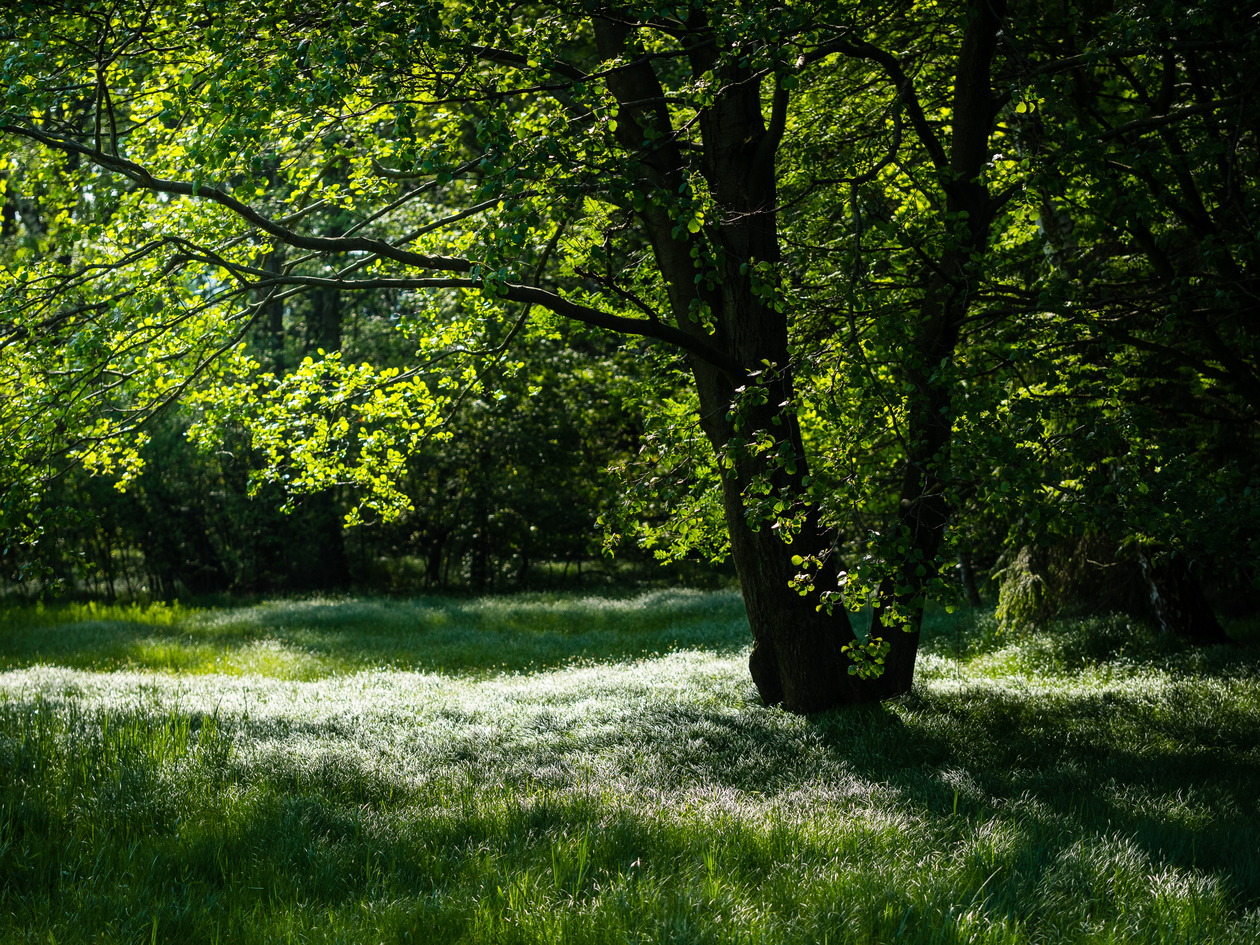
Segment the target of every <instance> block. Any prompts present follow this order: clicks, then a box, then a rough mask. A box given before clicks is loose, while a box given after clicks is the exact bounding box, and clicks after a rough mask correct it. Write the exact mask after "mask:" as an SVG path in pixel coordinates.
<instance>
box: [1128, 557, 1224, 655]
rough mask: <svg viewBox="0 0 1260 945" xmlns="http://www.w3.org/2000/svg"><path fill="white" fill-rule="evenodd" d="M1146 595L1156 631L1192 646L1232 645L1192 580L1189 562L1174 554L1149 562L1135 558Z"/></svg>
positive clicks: (1146, 559) (1197, 585) (1201, 591)
mask: <svg viewBox="0 0 1260 945" xmlns="http://www.w3.org/2000/svg"><path fill="white" fill-rule="evenodd" d="M1138 563H1139V564H1140V565H1141V566H1142V576H1143V577H1144V578H1146V584H1147V588H1148V589H1149V592H1150V601H1151V610H1152V611H1154V614H1155V619H1156V621H1158V623H1159V625H1160V628H1161V629H1163V630H1166V631H1168V632H1170V633H1175V634H1177V636H1179V637H1185V638H1186V639H1187V640H1191V641H1193V642H1195V643H1199V644H1202V645H1205V646H1206V645H1212V644H1218V643H1226V644H1232V643H1233V642H1234V641H1233V640H1231V639H1230V638H1229V636H1228V635H1226V633H1225V628H1224V627H1222V626H1221V624H1220V621H1219V620H1217V619H1216V614H1214V613H1213V612H1212V607H1211V605H1210V604H1209V603H1208V602H1207V598H1206V597H1204V596H1203V590H1202V589H1201V588H1200V587H1199V582H1198V581H1197V580H1195V577H1194V572H1193V569H1192V563H1191V562H1190V561H1187V560H1186V559H1185V558H1184V557H1183V556H1182V555H1180V554H1177V553H1176V552H1174V553H1172V554H1167V555H1162V556H1161V557H1160V558H1158V559H1156V561H1155V562H1152V561H1151V560H1150V559H1149V558H1147V556H1146V555H1144V554H1139V555H1138Z"/></svg>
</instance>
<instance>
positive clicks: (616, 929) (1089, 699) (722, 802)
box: [0, 591, 1260, 943]
mask: <svg viewBox="0 0 1260 945" xmlns="http://www.w3.org/2000/svg"><path fill="white" fill-rule="evenodd" d="M4 625H5V628H6V629H5V631H4V638H3V643H2V644H0V659H3V660H4V662H5V665H7V666H8V667H9V668H8V670H7V671H6V672H4V673H0V890H2V892H0V940H3V941H39V942H51V941H56V942H58V943H67V942H78V941H83V942H87V941H93V942H96V941H120V942H141V941H143V942H146V943H151V942H167V941H179V942H203V941H204V942H253V941H257V942H288V941H292V942H365V943H378V942H444V941H466V942H479V943H480V942H552V941H554V942H573V943H579V942H714V943H718V942H721V943H726V942H762V941H765V942H802V943H805V942H808V943H814V942H834V943H838V942H889V941H906V942H973V941H976V942H1121V941H1123V942H1197V941H1203V942H1254V941H1256V940H1258V939H1260V817H1258V815H1260V682H1258V681H1257V668H1260V667H1258V661H1257V659H1256V657H1255V656H1254V655H1253V654H1252V652H1251V651H1250V650H1248V649H1241V648H1234V649H1227V648H1216V649H1210V650H1191V649H1185V648H1181V647H1179V646H1178V645H1176V644H1175V643H1173V642H1172V641H1169V640H1166V639H1161V638H1160V637H1158V636H1155V635H1153V634H1151V633H1150V632H1149V631H1148V630H1146V629H1145V628H1143V627H1141V626H1136V625H1132V624H1130V623H1128V622H1126V621H1124V620H1120V619H1114V618H1113V619H1094V620H1090V621H1080V622H1075V623H1071V624H1063V625H1060V626H1058V627H1056V628H1053V629H1052V630H1051V631H1048V632H1045V633H1040V634H1031V635H1029V636H1027V637H1024V638H1020V639H1014V640H1011V639H1006V638H1003V637H1001V636H1000V635H998V634H997V633H996V630H995V625H994V623H993V621H992V618H991V616H990V615H987V614H984V613H974V612H970V613H964V614H956V615H953V616H947V615H945V614H937V615H935V616H934V619H933V621H932V623H931V625H930V627H929V628H928V632H927V633H926V644H925V652H924V654H923V656H922V657H921V663H920V667H921V670H920V681H919V683H918V685H917V686H916V689H915V691H914V692H913V693H912V694H910V695H909V696H907V697H904V698H902V699H901V700H898V701H896V702H894V703H889V704H885V705H883V706H879V707H874V708H867V709H860V710H850V711H841V712H835V713H829V714H825V715H822V716H818V717H814V718H809V719H804V718H799V717H796V716H792V715H788V714H786V713H783V712H781V711H778V710H775V709H767V708H764V707H762V706H761V705H760V704H759V702H758V701H757V699H756V698H755V694H754V692H753V689H752V686H751V683H750V681H749V679H748V675H747V668H746V665H745V661H746V643H747V625H746V622H745V620H744V617H743V611H742V607H741V605H740V603H739V600H738V598H737V597H735V596H734V595H732V594H731V593H730V592H717V593H709V594H702V593H698V592H686V591H671V592H654V593H652V594H648V595H643V596H639V597H628V598H623V599H616V598H590V597H587V598H578V597H558V596H550V597H547V596H531V597H522V598H503V599H495V600H485V601H469V600H463V601H442V600H429V601H415V602H406V603H395V602H383V601H381V602H377V601H361V600H344V601H307V602H276V603H271V604H263V605H259V606H256V607H250V608H241V609H235V610H233V609H221V610H200V611H199V610H190V609H180V608H150V609H141V608H135V609H127V610H124V609H121V608H118V609H102V608H99V607H98V608H97V609H96V610H95V611H93V610H92V609H91V608H86V609H85V608H83V607H78V606H76V607H63V608H49V609H48V610H45V611H42V612H41V611H35V610H21V611H11V612H9V613H8V614H7V615H5V624H4Z"/></svg>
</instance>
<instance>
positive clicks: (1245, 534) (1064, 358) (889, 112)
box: [0, 0, 1260, 711]
mask: <svg viewBox="0 0 1260 945" xmlns="http://www.w3.org/2000/svg"><path fill="white" fill-rule="evenodd" d="M5 39H6V43H7V49H8V52H9V55H8V56H7V58H6V59H5V62H4V65H3V67H2V69H3V71H2V72H0V87H2V89H3V94H4V102H3V118H2V120H0V133H2V134H3V140H4V142H5V148H6V149H7V150H6V152H5V161H6V168H7V170H6V174H7V177H6V194H7V195H9V196H8V197H6V199H7V200H9V201H10V202H9V203H6V207H8V206H13V207H14V208H15V210H14V211H13V213H12V214H10V215H9V216H7V217H6V220H8V221H9V222H8V223H7V224H6V225H7V226H9V227H10V228H14V229H15V228H17V227H19V226H20V228H21V234H20V238H18V239H17V240H16V241H14V242H12V243H11V244H8V245H9V246H10V248H8V249H6V252H8V254H9V258H8V260H7V266H6V270H5V274H4V285H3V287H2V289H3V292H4V304H5V308H6V311H7V312H8V313H9V314H8V319H9V320H8V323H7V327H6V329H5V331H6V334H5V337H4V341H3V349H0V358H2V359H3V363H2V364H0V378H2V379H0V383H3V384H4V385H5V393H6V395H7V396H6V397H5V398H4V406H3V407H0V410H3V411H4V413H3V415H2V416H0V429H2V430H3V431H4V435H5V437H6V440H5V443H6V445H5V449H4V452H3V460H2V462H3V463H4V470H3V477H2V478H3V482H4V484H5V488H6V490H7V498H6V504H5V508H6V510H7V511H6V515H7V516H8V521H7V526H8V528H9V529H10V534H13V535H19V533H20V531H21V529H22V528H23V527H24V528H26V530H27V534H28V537H29V536H30V535H31V534H34V530H35V529H37V523H36V522H34V521H33V520H31V519H29V518H24V516H27V515H28V513H29V509H30V508H31V507H32V502H31V497H32V494H33V493H34V492H36V491H38V489H39V488H40V483H42V482H44V481H46V479H47V477H49V476H51V475H54V474H55V473H56V471H57V470H58V469H59V468H61V467H62V466H63V465H64V464H66V463H68V462H74V463H79V464H82V465H83V466H85V467H87V468H89V469H92V470H96V471H99V472H109V473H114V474H121V475H122V481H123V482H124V483H125V481H126V478H127V477H128V476H129V475H134V474H135V473H136V471H137V470H138V466H139V453H138V452H137V448H138V446H137V444H138V443H139V440H140V438H142V437H143V436H144V429H145V425H146V424H148V423H150V422H151V420H150V418H152V417H153V416H154V415H155V414H157V413H158V412H160V411H161V410H163V409H164V408H165V407H166V406H167V405H169V404H171V403H173V402H175V401H177V400H183V401H184V402H186V403H188V404H189V405H191V406H192V407H193V408H194V409H196V410H198V411H199V420H198V425H197V427H196V428H195V430H194V439H196V440H197V441H198V442H200V443H201V444H202V445H205V446H211V447H212V446H213V445H214V444H215V443H217V442H220V441H221V439H222V437H223V436H224V432H223V431H224V430H226V429H227V428H228V427H230V426H233V425H235V426H237V427H240V428H242V429H244V430H246V431H247V433H248V436H249V437H250V440H251V444H252V447H253V448H254V449H255V450H257V451H258V452H259V454H260V455H261V456H262V457H263V459H264V463H263V465H262V466H261V467H260V470H259V473H258V482H259V484H260V485H261V484H262V483H271V484H272V485H274V486H279V487H282V488H283V489H284V490H286V491H287V493H288V494H289V495H301V494H319V493H320V492H321V491H323V490H327V489H328V488H329V487H330V486H334V485H335V486H339V487H342V488H347V489H350V490H352V493H353V495H354V496H355V504H354V507H353V508H352V509H351V511H350V514H349V517H348V520H349V521H350V522H351V523H354V522H357V521H360V520H361V519H362V518H371V519H380V520H384V521H390V520H393V519H396V518H398V517H399V516H402V515H405V514H407V513H408V512H409V511H410V510H409V508H408V506H409V502H410V500H409V499H408V497H407V492H406V490H405V489H403V488H402V487H401V485H400V483H401V482H402V480H403V479H404V478H405V477H406V475H407V474H408V473H407V470H408V469H409V462H410V460H411V458H413V457H417V456H419V455H421V454H422V453H423V451H424V449H425V448H426V444H430V443H432V442H435V441H436V440H437V439H439V438H442V437H445V436H447V435H449V434H450V432H451V427H450V424H449V423H448V418H449V417H450V416H451V415H452V412H453V411H455V410H456V408H457V407H458V406H459V405H460V404H461V403H462V402H463V401H464V399H466V398H467V397H469V396H472V395H473V394H474V392H479V391H488V390H492V389H494V388H496V387H497V388H499V389H502V390H507V389H508V388H509V387H510V385H511V383H513V378H517V377H520V376H522V375H521V374H520V367H519V365H520V364H522V363H523V361H521V359H520V358H519V357H518V356H517V355H516V354H515V353H514V352H517V351H519V350H522V349H523V348H530V347H534V348H537V347H539V346H545V345H546V344H548V343H549V342H550V341H551V340H554V339H555V338H556V337H557V335H558V333H559V330H560V326H561V325H562V324H565V323H577V324H580V325H583V326H587V327H588V328H592V329H596V330H600V331H606V332H613V333H616V334H619V335H621V336H623V337H626V338H631V339H643V341H635V342H634V344H635V345H637V346H638V347H636V348H635V351H636V353H637V355H638V356H639V357H640V359H641V360H642V362H643V371H642V374H641V376H640V381H639V383H638V387H637V393H636V394H635V395H634V399H635V402H636V403H638V404H640V405H642V407H643V408H644V409H645V410H646V411H647V413H648V416H649V420H648V423H647V428H646V433H645V439H644V444H643V449H642V450H641V451H639V453H638V454H637V457H636V458H634V459H633V460H627V461H626V462H625V463H622V464H620V465H619V467H618V468H619V469H620V471H621V474H622V476H623V479H624V482H625V483H626V486H627V488H626V489H625V495H626V502H625V504H624V506H623V509H622V511H621V514H620V516H614V515H609V516H606V518H605V522H606V525H607V527H608V529H609V538H608V540H609V544H610V545H615V544H616V543H617V541H618V540H619V538H621V537H624V536H625V535H627V534H632V535H637V536H638V538H639V540H640V541H642V542H644V543H646V544H649V545H652V546H654V547H656V548H658V549H660V550H661V552H662V553H663V554H665V555H677V554H685V553H692V552H697V551H699V552H703V553H705V554H708V555H710V556H722V555H724V554H725V553H727V551H728V550H729V552H730V553H731V554H732V555H733V556H734V558H735V560H736V563H737V566H738V568H739V570H740V576H741V581H742V583H743V586H744V593H745V599H746V601H747V603H748V606H749V613H750V620H751V622H752V627H753V635H754V641H755V644H754V649H753V655H752V662H751V666H752V670H753V676H754V679H755V680H756V682H757V685H758V686H759V688H760V690H761V692H762V695H763V696H764V697H765V698H766V699H767V700H768V701H770V702H782V703H783V704H785V705H787V706H788V707H789V708H793V709H797V710H801V711H807V710H812V709H816V708H822V707H825V706H827V705H831V704H835V703H836V702H845V701H862V700H864V699H869V698H879V697H883V696H887V695H891V694H893V693H895V692H897V691H903V690H904V689H905V688H906V687H908V685H909V681H910V679H911V678H912V675H913V666H914V653H915V648H916V645H917V628H918V624H919V619H920V617H921V613H922V609H923V607H924V606H925V604H926V602H927V600H929V599H930V598H932V597H941V598H945V599H950V598H952V595H953V593H954V591H953V590H952V588H951V583H950V580H949V575H948V571H947V569H946V568H945V567H944V562H945V561H946V559H947V558H948V556H949V555H950V554H951V553H952V551H953V550H958V549H961V550H963V551H966V550H967V548H968V546H969V545H974V544H975V543H977V542H978V541H984V540H985V539H984V537H983V534H982V532H983V529H984V528H985V527H986V526H985V525H983V523H985V522H988V523H990V525H998V526H1000V528H1001V530H1002V531H1003V532H1004V533H1005V532H1009V533H1010V539H1011V540H1012V541H1015V542H1016V543H1017V544H1023V543H1024V542H1025V540H1026V539H1028V538H1030V537H1031V538H1033V539H1038V540H1042V541H1047V540H1053V539H1054V536H1055V535H1060V536H1062V537H1063V538H1064V540H1066V539H1068V538H1075V537H1079V536H1081V535H1083V534H1086V533H1100V534H1103V535H1105V536H1107V539H1108V541H1111V542H1112V543H1113V544H1116V545H1117V546H1123V545H1127V546H1131V547H1134V548H1139V549H1141V551H1140V553H1141V554H1143V555H1151V556H1155V557H1158V556H1159V555H1171V554H1174V553H1180V554H1184V555H1190V556H1191V557H1195V558H1212V559H1218V560H1220V561H1223V562H1225V563H1226V565H1227V566H1229V567H1234V568H1238V567H1244V568H1246V567H1252V566H1253V565H1254V562H1255V559H1256V555H1257V553H1260V549H1258V548H1257V547H1256V545H1255V540H1256V539H1255V537H1254V536H1255V535H1256V534H1258V533H1260V532H1258V531H1257V529H1256V527H1255V525H1256V524H1257V522H1256V505H1255V500H1254V493H1255V489H1256V488H1257V487H1258V486H1260V483H1258V482H1256V479H1255V473H1254V469H1255V464H1254V459H1255V427H1256V422H1257V414H1256V411H1257V408H1258V406H1260V400H1258V399H1257V396H1258V394H1257V392H1260V380H1258V378H1260V362H1258V360H1257V357H1258V355H1260V352H1258V351H1257V348H1256V334H1257V333H1256V331H1255V327H1256V313H1257V311H1258V309H1257V301H1256V300H1257V298H1260V294H1258V289H1260V283H1258V282H1257V269H1256V266H1257V261H1256V259H1255V251H1254V246H1255V239H1256V235H1257V234H1256V231H1255V224H1254V220H1255V219H1256V214H1257V210H1258V208H1257V206H1256V198H1255V194H1254V180H1255V176H1256V166H1255V161H1256V157H1255V155H1256V154H1257V149H1256V147H1255V143H1256V140H1255V139H1256V130H1257V128H1256V122H1257V111H1256V107H1255V104H1254V97H1253V94H1252V85H1253V83H1254V78H1253V76H1254V74H1255V69H1254V68H1253V66H1254V64H1255V62H1256V61H1257V56H1256V53H1257V32H1256V25H1255V22H1254V18H1253V17H1251V16H1250V14H1249V13H1248V11H1246V10H1245V9H1244V8H1243V7H1242V6H1241V5H1238V4H1231V3H1227V2H1209V3H1205V4H1202V5H1200V6H1197V7H1194V8H1185V9H1182V8H1176V7H1172V6H1166V5H1164V4H1155V3H1150V4H1147V3H1136V4H1131V5H1128V6H1119V5H1114V4H1109V3H1102V2H1099V3H1078V4H1067V3H1064V4H1061V5H1059V4H1056V5H1051V6H1045V5H1041V4H1037V5H1032V4H1021V3H1004V2H996V3H994V2H988V0H986V2H954V3H944V2H937V3H910V2H903V0H886V2H870V3H841V2H827V0H821V2H811V0H807V2H802V3H787V4H782V5H766V4H764V3H752V2H743V0H721V2H700V0H695V2H692V3H691V4H690V5H686V4H684V5H678V4H668V3H651V2H649V3H643V4H634V5H631V6H603V5H599V4H586V5H570V4H565V3H554V4H552V3H537V4H526V5H509V4H501V3H498V2H464V0H461V2H448V3H436V2H434V3H424V4H393V3H387V2H380V3H378V2H372V3H369V2H366V0H347V2H343V3H338V4H336V5H327V6H318V5H317V6H312V7H307V8H295V7H293V6H292V5H290V4H279V3H264V4H261V5H260V4H239V3H234V2H229V0H224V2H197V3H193V2H178V0H165V2H153V3H148V4H140V3H136V4H128V3H123V4H94V3H77V4H67V5H62V6H56V7H44V6H40V5H29V6H28V7H26V8H24V12H23V13H22V15H21V16H20V17H18V18H16V19H15V20H14V23H13V25H12V26H10V27H8V33H7V34H6V37H5ZM6 212H7V211H6ZM19 218H20V224H19V223H18V222H17V221H18V220H19ZM349 293H358V294H360V296H361V297H367V296H369V295H373V294H375V296H376V297H379V298H383V299H387V300H389V304H390V305H393V306H396V311H397V312H398V313H399V314H400V315H402V316H405V319H403V320H404V321H405V322H406V324H407V325H408V326H409V331H410V334H409V335H408V338H409V339H410V343H411V345H412V348H411V351H412V352H413V354H412V356H411V357H410V358H409V359H408V360H407V361H406V362H405V363H392V362H389V361H382V360H379V359H377V360H372V359H362V360H352V359H348V358H346V357H345V356H344V355H343V353H342V352H340V351H338V350H336V349H337V347H338V345H337V344H332V343H329V344H326V345H322V346H320V347H319V348H317V349H316V350H315V351H313V352H311V353H310V354H309V355H307V356H305V357H304V358H303V359H302V360H301V361H291V362H289V363H287V364H283V365H282V364H281V361H279V360H277V357H281V359H282V356H283V352H282V351H281V350H280V347H278V346H277V345H275V344H274V343H272V344H270V345H269V344H267V343H262V344H260V343H258V337H259V336H258V332H259V331H262V332H263V335H264V337H265V335H266V333H267V331H268V330H269V329H267V328H266V326H267V325H268V324H270V321H269V320H273V319H274V313H275V312H277V311H280V312H281V322H283V306H285V305H286V304H287V305H293V304H296V302H295V301H294V300H297V299H300V298H302V297H306V298H309V299H310V300H311V302H310V305H311V312H312V313H316V312H322V313H324V314H312V315H311V324H312V325H316V326H317V327H316V328H314V329H312V331H313V336H316V337H322V336H321V335H320V332H321V331H322V332H325V333H328V331H330V329H328V325H331V324H332V323H333V322H335V321H336V319H335V318H334V317H333V315H331V314H329V313H335V312H338V311H340V309H338V308H337V307H336V305H337V304H339V303H336V301H335V300H336V299H337V298H340V294H349ZM318 300H322V301H318ZM330 319H331V321H330ZM318 325H324V326H325V327H324V328H319V327H318ZM338 331H339V329H338ZM272 334H273V335H274V334H275V333H274V331H272ZM328 337H329V338H333V339H334V340H335V339H336V338H339V337H340V336H339V335H338V334H337V333H336V332H332V333H331V334H328ZM273 341H274V339H273ZM533 435H534V436H539V435H540V434H538V433H535V434H533ZM665 510H667V511H668V513H669V515H668V518H667V519H666V518H665V517H663V516H662V515H661V514H660V513H661V512H662V511H665ZM23 522H25V523H26V524H25V525H23V524H22V523H23ZM951 523H952V524H951ZM789 586H790V588H791V590H790V591H788V590H787V589H788V588H789ZM871 599H873V600H874V604H875V608H876V615H877V616H876V619H875V622H874V625H873V629H872V632H871V637H870V639H869V640H867V641H865V642H860V641H857V640H856V639H855V637H854V634H853V632H852V628H851V626H850V624H849V621H848V618H847V611H848V610H849V609H852V608H856V607H858V606H860V605H861V604H862V603H863V602H865V601H867V600H871ZM881 680H882V681H881Z"/></svg>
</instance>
